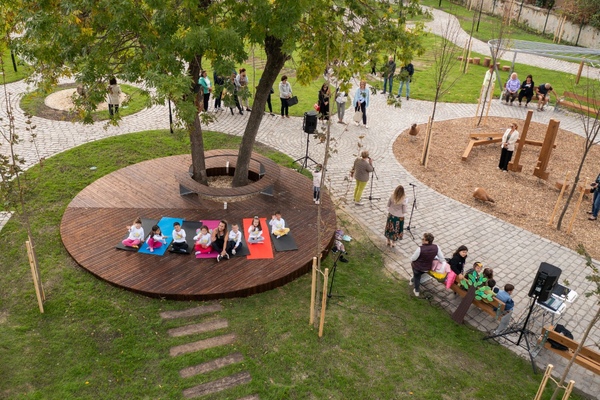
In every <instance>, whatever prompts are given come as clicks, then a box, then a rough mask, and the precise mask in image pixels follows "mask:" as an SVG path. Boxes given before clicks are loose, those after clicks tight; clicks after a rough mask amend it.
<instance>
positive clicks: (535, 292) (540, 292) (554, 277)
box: [529, 262, 562, 303]
mask: <svg viewBox="0 0 600 400" xmlns="http://www.w3.org/2000/svg"><path fill="white" fill-rule="evenodd" d="M561 272H562V270H561V269H560V268H558V267H555V266H554V265H551V264H548V263H545V262H543V263H541V264H540V268H539V269H538V272H537V274H536V275H535V279H534V280H533V284H532V285H531V289H529V297H536V296H537V301H538V303H543V302H544V301H546V300H548V298H549V297H550V295H551V294H552V289H554V286H555V285H556V283H557V282H558V278H560V274H561Z"/></svg>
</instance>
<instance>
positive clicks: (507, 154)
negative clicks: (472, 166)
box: [498, 122, 519, 172]
mask: <svg viewBox="0 0 600 400" xmlns="http://www.w3.org/2000/svg"><path fill="white" fill-rule="evenodd" d="M518 127H519V126H518V125H517V124H516V123H514V122H513V123H512V124H510V128H508V129H507V130H506V132H504V135H503V136H502V152H501V153H500V162H499V163H498V168H499V169H501V170H502V171H504V172H506V171H508V163H509V162H510V160H511V158H512V155H513V152H514V151H515V143H517V140H519V131H518V130H517V128H518Z"/></svg>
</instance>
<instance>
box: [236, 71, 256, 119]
mask: <svg viewBox="0 0 600 400" xmlns="http://www.w3.org/2000/svg"><path fill="white" fill-rule="evenodd" d="M235 86H236V87H237V89H238V92H242V96H239V95H238V97H239V100H238V101H239V102H240V105H241V107H242V108H243V107H244V105H245V106H246V111H252V109H251V108H250V101H249V100H248V96H249V95H250V92H245V93H244V88H246V89H247V88H248V77H247V76H246V68H242V69H240V73H239V74H238V75H237V76H236V77H235Z"/></svg>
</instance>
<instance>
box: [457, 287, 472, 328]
mask: <svg viewBox="0 0 600 400" xmlns="http://www.w3.org/2000/svg"><path fill="white" fill-rule="evenodd" d="M473 300H475V286H469V290H467V294H466V295H465V297H463V299H462V301H461V302H460V304H459V305H458V307H457V308H456V310H455V311H454V313H452V320H453V321H454V322H456V323H457V324H462V323H463V321H464V320H465V315H467V312H468V311H469V307H471V303H473Z"/></svg>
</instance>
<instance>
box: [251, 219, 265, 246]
mask: <svg viewBox="0 0 600 400" xmlns="http://www.w3.org/2000/svg"><path fill="white" fill-rule="evenodd" d="M262 234H263V232H262V227H261V226H260V219H259V218H258V215H257V216H255V217H254V219H253V220H252V225H250V228H248V235H249V236H248V243H262V242H264V241H265V238H264V237H263V235H262Z"/></svg>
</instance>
